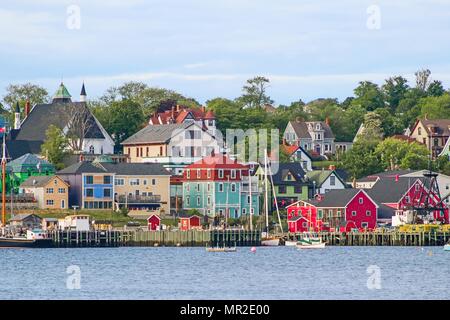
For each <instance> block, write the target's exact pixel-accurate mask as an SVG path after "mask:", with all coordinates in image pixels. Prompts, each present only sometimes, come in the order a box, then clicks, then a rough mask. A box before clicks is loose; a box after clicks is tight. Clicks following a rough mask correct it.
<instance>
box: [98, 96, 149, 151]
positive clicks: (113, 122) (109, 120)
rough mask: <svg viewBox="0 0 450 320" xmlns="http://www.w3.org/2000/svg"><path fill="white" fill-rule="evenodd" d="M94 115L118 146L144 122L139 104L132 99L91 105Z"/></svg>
mask: <svg viewBox="0 0 450 320" xmlns="http://www.w3.org/2000/svg"><path fill="white" fill-rule="evenodd" d="M92 110H93V112H94V114H95V116H96V117H97V118H98V120H99V121H100V122H101V123H102V124H103V126H104V128H105V130H106V131H107V132H108V133H109V134H111V136H112V137H113V139H114V142H115V143H116V146H119V145H120V143H121V142H122V141H124V140H125V139H127V138H128V137H130V136H132V135H133V134H135V133H136V132H137V131H139V130H140V129H142V128H143V126H144V124H145V118H144V114H143V112H142V108H141V106H140V105H139V104H138V103H136V102H134V101H133V100H128V99H126V100H120V101H114V102H112V103H111V104H110V105H109V106H108V107H99V106H97V107H93V108H92Z"/></svg>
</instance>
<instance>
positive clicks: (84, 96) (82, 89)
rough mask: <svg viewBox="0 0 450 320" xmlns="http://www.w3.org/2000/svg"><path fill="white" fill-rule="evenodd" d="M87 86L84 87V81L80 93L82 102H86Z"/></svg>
mask: <svg viewBox="0 0 450 320" xmlns="http://www.w3.org/2000/svg"><path fill="white" fill-rule="evenodd" d="M86 97H87V94H86V88H85V87H84V82H83V86H82V87H81V93H80V102H86Z"/></svg>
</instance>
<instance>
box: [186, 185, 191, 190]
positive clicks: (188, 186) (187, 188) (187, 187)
mask: <svg viewBox="0 0 450 320" xmlns="http://www.w3.org/2000/svg"><path fill="white" fill-rule="evenodd" d="M189 190H191V187H190V185H189V183H186V191H187V192H189Z"/></svg>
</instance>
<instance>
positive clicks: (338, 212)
mask: <svg viewBox="0 0 450 320" xmlns="http://www.w3.org/2000/svg"><path fill="white" fill-rule="evenodd" d="M336 217H338V218H340V217H341V210H338V211H337V213H336Z"/></svg>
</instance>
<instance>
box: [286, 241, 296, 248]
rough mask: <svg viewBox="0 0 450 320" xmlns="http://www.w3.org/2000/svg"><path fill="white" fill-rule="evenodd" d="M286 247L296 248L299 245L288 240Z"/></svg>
mask: <svg viewBox="0 0 450 320" xmlns="http://www.w3.org/2000/svg"><path fill="white" fill-rule="evenodd" d="M284 245H285V246H286V247H295V246H296V245H297V241H289V240H286V241H285V242H284Z"/></svg>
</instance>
